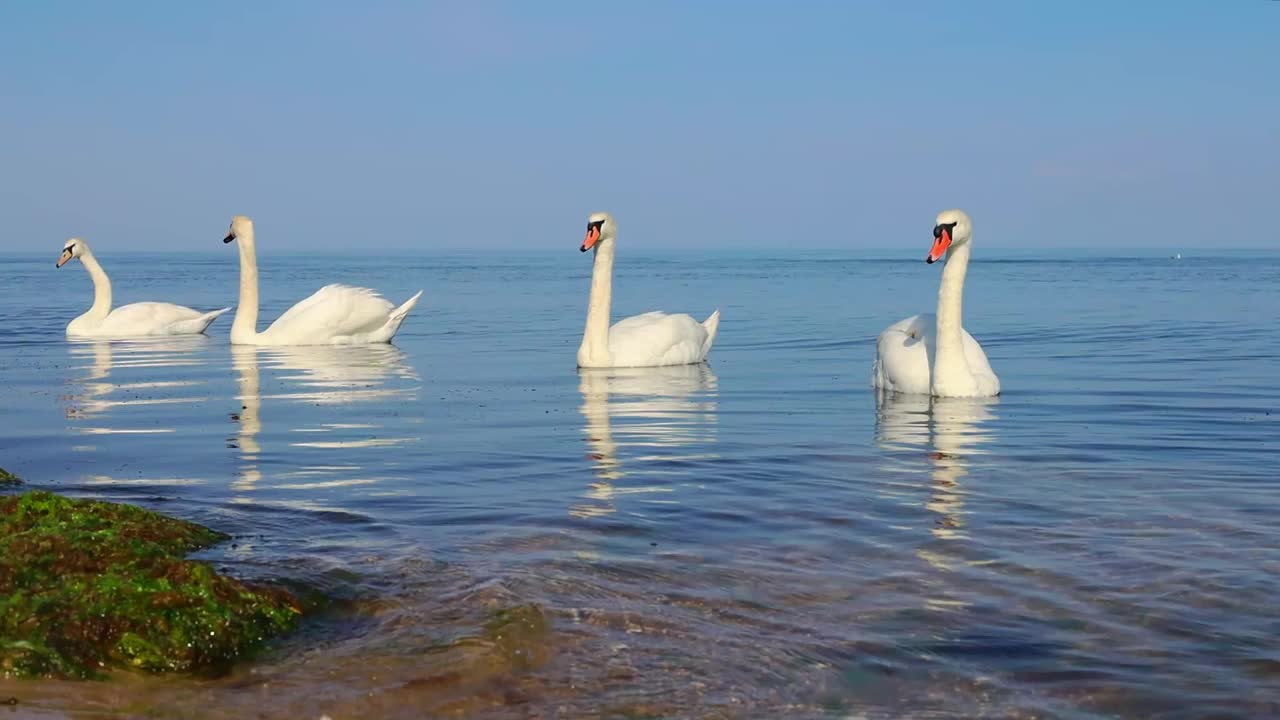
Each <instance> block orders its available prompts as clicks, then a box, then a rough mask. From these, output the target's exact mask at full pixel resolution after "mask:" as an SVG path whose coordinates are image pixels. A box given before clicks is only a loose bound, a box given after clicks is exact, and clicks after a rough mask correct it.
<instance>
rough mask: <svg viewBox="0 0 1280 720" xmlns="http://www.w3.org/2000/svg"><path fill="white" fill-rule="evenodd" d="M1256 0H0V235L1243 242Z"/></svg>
mask: <svg viewBox="0 0 1280 720" xmlns="http://www.w3.org/2000/svg"><path fill="white" fill-rule="evenodd" d="M1277 38H1280V2H1275V1H1274V0H1230V1H1227V0H1199V1H1196V2H1184V1H1181V0H1160V1H1154V0H1153V1H1151V2H1138V1H1137V0H1133V1H1124V2H1121V1H1118V0H1116V1H1110V2H1039V1H1033V0H1018V1H1010V2H983V1H975V0H966V1H959V0H952V1H948V2H931V1H928V0H878V1H870V0H869V1H858V0H836V1H833V2H821V1H819V0H804V1H802V2H801V1H797V2H783V1H782V0H772V1H769V2H756V1H753V0H683V1H676V2H666V1H656V2H655V1H651V0H645V1H643V2H639V1H636V2H627V3H623V2H599V1H597V2H555V1H551V0H549V1H547V2H541V1H527V2H510V3H488V2H482V1H481V0H460V1H458V2H446V3H427V2H361V3H356V2H346V3H331V2H305V1H301V0H300V1H298V2H242V1H226V2H171V1H169V0H157V1H155V2H133V1H129V0H122V1H121V2H115V3H105V2H99V3H89V2H62V1H56V0H39V1H37V0H0V215H2V216H3V226H4V232H3V233H2V234H0V249H3V250H37V249H43V248H46V247H54V246H57V245H59V244H60V243H61V241H62V239H63V238H65V237H67V236H68V235H73V234H82V235H84V236H85V237H86V238H87V239H91V240H95V241H96V242H97V246H98V247H99V249H105V247H107V246H108V245H110V246H111V247H113V248H128V249H136V250H174V249H192V250H202V249H209V250H212V249H213V248H215V247H217V246H218V243H219V240H220V239H221V237H222V235H223V234H224V231H225V229H226V227H227V224H228V221H229V219H230V216H231V215H232V214H235V213H243V214H247V215H250V216H252V217H254V219H255V221H256V223H257V226H258V235H259V246H260V247H262V248H263V249H264V251H270V250H279V251H293V250H298V249H303V248H312V249H316V250H363V249H365V248H372V249H375V250H385V251H388V252H391V251H397V252H398V251H404V250H411V249H413V248H424V249H432V250H435V249H451V248H454V249H464V248H465V249H475V248H485V247H488V248H494V249H496V248H508V247H519V248H531V249H532V248H548V249H552V250H554V249H557V248H558V247H559V246H558V245H557V244H560V245H563V246H565V247H569V248H576V245H577V243H578V242H580V240H581V235H582V230H583V226H584V223H585V220H586V216H587V215H588V214H589V213H590V212H591V211H594V210H598V209H605V210H609V211H611V212H613V213H614V214H615V215H616V216H617V217H618V221H619V227H620V241H621V242H624V243H627V244H628V245H632V244H634V245H635V246H638V247H652V248H661V247H673V246H706V247H724V246H742V247H801V246H812V247H877V248H883V247H894V246H899V245H901V244H903V243H904V242H905V243H910V242H917V243H923V244H927V242H928V239H929V238H928V235H929V231H930V228H931V227H932V221H933V216H934V214H935V213H936V212H937V211H938V210H941V209H944V208H946V207H950V206H959V207H962V208H964V209H966V210H968V211H969V212H970V214H971V215H973V216H974V219H975V223H974V224H975V226H976V228H977V230H976V233H975V234H976V235H978V237H979V242H986V243H990V244H991V245H993V246H1022V247H1035V246H1059V247H1060V246H1064V245H1069V244H1071V243H1086V244H1090V245H1105V244H1115V245H1122V246H1129V247H1134V246H1153V247H1154V246H1169V247H1170V248H1171V249H1178V250H1185V249H1189V248H1194V247H1211V246H1222V247H1227V246H1230V247H1249V246H1253V247H1261V246H1269V247H1275V246H1276V245H1277V240H1276V227H1277V224H1276V222H1277V217H1278V216H1280V40H1277Z"/></svg>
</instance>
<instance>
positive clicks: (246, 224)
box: [222, 215, 253, 243]
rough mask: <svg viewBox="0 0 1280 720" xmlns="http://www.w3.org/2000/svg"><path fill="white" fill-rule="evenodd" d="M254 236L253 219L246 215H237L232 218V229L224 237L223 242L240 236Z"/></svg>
mask: <svg viewBox="0 0 1280 720" xmlns="http://www.w3.org/2000/svg"><path fill="white" fill-rule="evenodd" d="M245 236H248V237H250V238H252V237H253V221H252V220H250V219H249V218H248V217H246V216H244V215H236V216H235V217H233V218H231V230H230V231H229V232H228V233H227V236H226V237H224V238H222V242H224V243H229V242H231V241H232V240H235V239H236V238H239V237H245Z"/></svg>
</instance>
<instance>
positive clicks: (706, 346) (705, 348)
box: [702, 308, 720, 360]
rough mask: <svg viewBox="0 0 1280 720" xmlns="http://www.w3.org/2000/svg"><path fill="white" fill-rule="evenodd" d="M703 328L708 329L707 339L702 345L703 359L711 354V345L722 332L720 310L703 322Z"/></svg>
mask: <svg viewBox="0 0 1280 720" xmlns="http://www.w3.org/2000/svg"><path fill="white" fill-rule="evenodd" d="M702 327H704V328H706V329H707V339H706V341H704V342H703V343H702V359H703V360H705V359H706V358H707V354H708V353H710V352H711V345H712V343H714V342H715V341H716V333H717V332H719V330H720V310H719V309H718V308H717V309H716V311H715V312H713V313H711V316H710V317H708V318H707V319H706V320H703V321H702Z"/></svg>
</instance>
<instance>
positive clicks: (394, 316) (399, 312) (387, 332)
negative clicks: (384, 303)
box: [379, 290, 422, 342]
mask: <svg viewBox="0 0 1280 720" xmlns="http://www.w3.org/2000/svg"><path fill="white" fill-rule="evenodd" d="M420 297H422V291H421V290H419V291H418V292H417V294H416V295H414V296H413V297H411V298H409V299H408V300H405V301H404V304H403V305H401V306H400V307H398V308H396V309H395V310H392V311H391V314H390V315H388V316H387V323H386V324H385V325H383V326H382V332H381V333H379V334H380V335H383V336H385V338H386V339H385V340H384V342H391V338H393V337H395V334H396V333H397V332H399V331H400V324H401V323H403V322H404V319H405V318H406V317H407V316H408V315H409V311H410V310H412V309H413V306H414V305H417V304H418V298H420Z"/></svg>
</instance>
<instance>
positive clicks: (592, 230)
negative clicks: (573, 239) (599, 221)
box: [582, 225, 600, 252]
mask: <svg viewBox="0 0 1280 720" xmlns="http://www.w3.org/2000/svg"><path fill="white" fill-rule="evenodd" d="M598 242H600V226H599V225H592V226H591V227H589V228H587V238H586V239H585V240H583V241H582V252H586V251H588V250H590V249H591V248H593V247H595V244H596V243H598Z"/></svg>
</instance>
